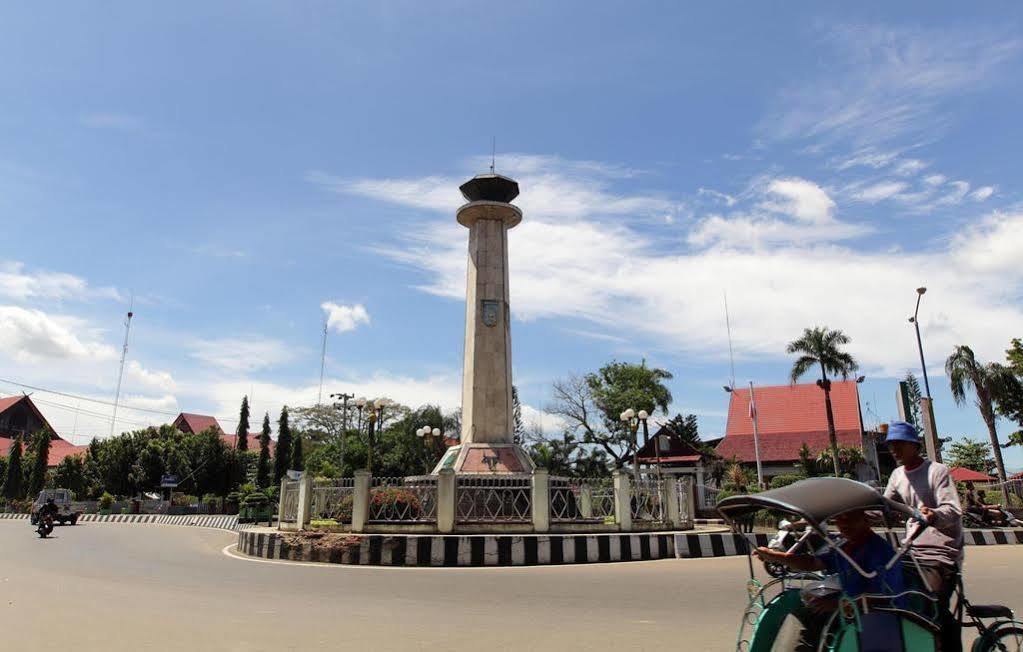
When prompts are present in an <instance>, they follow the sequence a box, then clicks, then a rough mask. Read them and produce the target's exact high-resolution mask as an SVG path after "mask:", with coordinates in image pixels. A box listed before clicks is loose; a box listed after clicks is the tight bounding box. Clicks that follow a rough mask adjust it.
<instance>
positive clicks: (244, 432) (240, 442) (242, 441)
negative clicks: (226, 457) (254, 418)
mask: <svg viewBox="0 0 1023 652" xmlns="http://www.w3.org/2000/svg"><path fill="white" fill-rule="evenodd" d="M235 434H236V435H237V437H236V438H235V447H236V448H237V449H238V450H240V451H247V450H249V397H248V396H243V397H242V407H241V410H240V411H239V413H238V429H237V430H235Z"/></svg>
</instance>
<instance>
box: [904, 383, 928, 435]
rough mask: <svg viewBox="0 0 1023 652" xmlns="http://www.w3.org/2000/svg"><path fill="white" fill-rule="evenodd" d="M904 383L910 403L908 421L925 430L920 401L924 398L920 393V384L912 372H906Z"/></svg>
mask: <svg viewBox="0 0 1023 652" xmlns="http://www.w3.org/2000/svg"><path fill="white" fill-rule="evenodd" d="M903 382H905V383H906V400H907V401H909V414H907V415H906V420H907V421H909V422H910V423H912V424H913V425H914V426H916V427H917V428H923V425H924V422H923V417H921V416H920V399H922V398H923V394H922V393H921V392H920V383H919V381H917V379H916V376H914V375H913V372H912V371H907V372H906V377H905V378H903Z"/></svg>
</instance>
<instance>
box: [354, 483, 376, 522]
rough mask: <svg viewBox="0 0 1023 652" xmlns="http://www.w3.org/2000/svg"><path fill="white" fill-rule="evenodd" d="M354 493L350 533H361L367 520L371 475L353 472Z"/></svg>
mask: <svg viewBox="0 0 1023 652" xmlns="http://www.w3.org/2000/svg"><path fill="white" fill-rule="evenodd" d="M354 484H355V492H354V494H353V495H352V532H362V531H363V530H365V528H366V521H368V520H369V490H370V486H371V485H372V484H373V475H372V474H371V473H370V472H369V471H365V470H359V471H356V472H355V483H354Z"/></svg>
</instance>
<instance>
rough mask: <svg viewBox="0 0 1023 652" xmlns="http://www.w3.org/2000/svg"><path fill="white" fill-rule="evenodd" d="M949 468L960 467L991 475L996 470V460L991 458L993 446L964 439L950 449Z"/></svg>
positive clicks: (967, 438)
mask: <svg viewBox="0 0 1023 652" xmlns="http://www.w3.org/2000/svg"><path fill="white" fill-rule="evenodd" d="M948 464H949V466H959V467H962V468H964V469H972V470H974V471H979V472H980V473H988V474H990V473H991V472H992V471H994V470H995V460H994V458H992V457H991V445H990V444H988V443H985V442H982V441H974V440H973V439H971V438H969V437H963V439H962V441H957V442H955V443H954V444H952V445H951V446H949V448H948Z"/></svg>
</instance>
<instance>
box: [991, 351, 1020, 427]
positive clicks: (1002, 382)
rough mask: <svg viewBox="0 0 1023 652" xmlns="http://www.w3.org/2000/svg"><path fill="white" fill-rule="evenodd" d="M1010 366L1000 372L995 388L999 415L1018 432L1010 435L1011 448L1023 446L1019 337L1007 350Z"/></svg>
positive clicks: (1006, 355)
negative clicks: (1013, 425) (1014, 425)
mask: <svg viewBox="0 0 1023 652" xmlns="http://www.w3.org/2000/svg"><path fill="white" fill-rule="evenodd" d="M1005 359H1006V362H1007V363H1008V365H1007V366H1006V367H1004V368H1002V369H1000V370H999V374H998V383H997V386H996V387H995V396H994V399H995V403H996V404H997V406H998V413H999V414H1001V415H1002V416H1003V417H1005V418H1006V419H1009V420H1010V421H1014V422H1015V423H1016V432H1014V433H1012V434H1011V435H1009V443H1008V445H1010V446H1020V445H1023V341H1021V340H1020V339H1019V338H1018V337H1017V338H1014V339H1013V340H1012V344H1011V345H1010V346H1009V348H1008V349H1006V350H1005Z"/></svg>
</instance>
